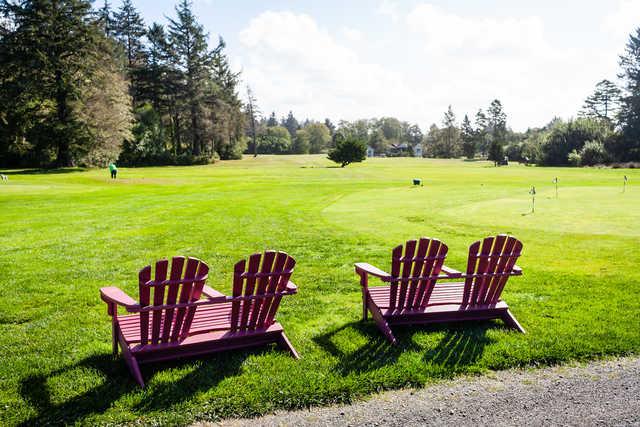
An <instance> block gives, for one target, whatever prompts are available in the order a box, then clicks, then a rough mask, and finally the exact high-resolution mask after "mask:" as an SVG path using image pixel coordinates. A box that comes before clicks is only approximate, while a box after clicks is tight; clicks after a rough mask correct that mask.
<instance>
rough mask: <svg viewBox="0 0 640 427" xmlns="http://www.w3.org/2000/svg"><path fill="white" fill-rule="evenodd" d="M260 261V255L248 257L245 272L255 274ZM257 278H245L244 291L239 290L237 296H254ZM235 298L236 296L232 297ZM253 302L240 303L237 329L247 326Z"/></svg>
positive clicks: (251, 276)
mask: <svg viewBox="0 0 640 427" xmlns="http://www.w3.org/2000/svg"><path fill="white" fill-rule="evenodd" d="M260 261H262V254H253V255H251V256H250V257H249V268H248V270H247V272H248V273H257V272H258V269H259V268H260ZM241 280H242V279H241ZM256 280H257V278H256V277H255V275H253V274H251V275H249V276H248V277H247V279H246V283H245V285H244V291H242V289H241V291H240V292H241V293H240V294H239V295H244V296H249V295H254V294H255V284H256ZM234 296H236V295H234ZM253 302H254V301H253V300H245V301H243V302H242V309H241V320H240V325H239V329H240V330H245V329H246V328H247V324H248V323H249V318H250V317H249V316H250V314H251V310H253Z"/></svg>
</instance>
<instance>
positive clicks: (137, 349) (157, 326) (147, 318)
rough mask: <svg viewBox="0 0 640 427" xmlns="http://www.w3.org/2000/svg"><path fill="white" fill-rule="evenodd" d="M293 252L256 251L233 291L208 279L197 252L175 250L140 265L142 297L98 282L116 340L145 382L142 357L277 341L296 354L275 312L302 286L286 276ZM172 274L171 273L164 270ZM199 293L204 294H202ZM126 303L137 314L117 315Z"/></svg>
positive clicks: (238, 272) (237, 273) (239, 269)
mask: <svg viewBox="0 0 640 427" xmlns="http://www.w3.org/2000/svg"><path fill="white" fill-rule="evenodd" d="M294 265H295V260H294V259H293V258H292V257H290V256H289V255H287V254H286V253H284V252H274V251H267V252H265V253H264V254H253V255H251V256H250V257H249V260H248V265H247V261H246V260H242V261H240V262H238V263H236V265H235V267H234V277H233V296H225V295H223V294H221V293H220V292H218V291H216V290H214V289H212V288H210V287H208V286H206V285H205V281H206V280H207V273H208V271H209V267H208V266H207V265H206V264H205V263H204V262H202V261H200V260H198V259H195V258H186V259H185V258H184V257H173V259H172V260H171V270H170V272H169V271H168V270H169V268H168V267H169V261H167V260H161V261H158V262H156V265H155V278H154V279H153V280H152V279H151V266H146V267H145V268H143V269H142V270H140V273H139V275H138V276H139V290H140V301H139V302H136V301H135V300H134V299H133V298H131V297H129V296H128V295H127V294H126V293H124V292H123V291H121V290H120V289H118V288H115V287H106V288H102V289H100V295H101V298H102V300H103V301H105V302H106V303H107V306H108V313H109V315H110V316H111V318H112V325H113V354H114V356H115V355H117V354H118V345H120V348H121V350H122V355H123V357H124V359H125V361H126V363H127V365H128V367H129V370H130V371H131V373H132V375H133V377H134V378H135V380H136V381H137V382H138V384H140V386H142V387H144V380H143V379H142V375H141V373H140V369H139V366H138V364H139V363H146V362H155V361H162V360H169V359H175V358H181V357H189V356H196V355H201V354H206V353H212V352H216V351H223V350H230V349H236V348H243V347H252V346H256V345H263V344H268V343H273V342H275V343H277V344H278V345H280V346H281V347H283V348H284V349H286V350H288V351H289V352H290V353H291V355H292V356H293V357H295V358H296V359H297V358H299V356H298V353H297V352H296V350H295V349H294V348H293V346H292V345H291V343H290V342H289V340H288V339H287V336H286V335H285V334H284V330H283V328H282V325H280V324H279V323H278V322H276V321H275V315H276V312H277V310H278V306H279V305H280V300H281V298H282V296H284V295H291V294H295V293H296V292H297V288H296V286H295V285H294V284H293V283H292V282H290V281H289V278H290V277H291V274H292V273H293V267H294ZM167 275H168V278H167ZM201 297H204V298H202V299H201ZM118 306H123V307H124V308H125V309H126V311H128V312H130V313H135V314H132V315H119V314H118V310H117V307H118Z"/></svg>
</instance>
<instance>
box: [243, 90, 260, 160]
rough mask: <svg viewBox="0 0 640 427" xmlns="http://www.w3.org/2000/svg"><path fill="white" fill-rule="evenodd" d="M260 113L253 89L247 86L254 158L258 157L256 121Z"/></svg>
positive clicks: (247, 108)
mask: <svg viewBox="0 0 640 427" xmlns="http://www.w3.org/2000/svg"><path fill="white" fill-rule="evenodd" d="M259 114H260V111H259V110H258V107H257V105H256V98H255V96H254V95H253V92H252V91H251V88H250V87H248V86H247V103H246V115H247V122H248V123H249V135H250V136H251V142H252V150H251V151H252V152H253V157H257V156H258V134H257V126H256V119H257V117H258V115H259Z"/></svg>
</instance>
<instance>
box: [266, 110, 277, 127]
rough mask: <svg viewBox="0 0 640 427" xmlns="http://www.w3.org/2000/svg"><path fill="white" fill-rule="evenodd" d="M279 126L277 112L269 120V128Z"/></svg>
mask: <svg viewBox="0 0 640 427" xmlns="http://www.w3.org/2000/svg"><path fill="white" fill-rule="evenodd" d="M274 126H278V119H276V112H275V111H273V112H272V113H271V115H270V116H269V119H268V120H267V127H274Z"/></svg>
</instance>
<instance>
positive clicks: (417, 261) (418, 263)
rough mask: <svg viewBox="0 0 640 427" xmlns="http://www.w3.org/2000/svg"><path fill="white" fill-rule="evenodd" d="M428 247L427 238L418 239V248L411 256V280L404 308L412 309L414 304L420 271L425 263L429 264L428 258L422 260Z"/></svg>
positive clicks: (419, 282)
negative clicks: (414, 254) (412, 256)
mask: <svg viewBox="0 0 640 427" xmlns="http://www.w3.org/2000/svg"><path fill="white" fill-rule="evenodd" d="M428 248H429V239H425V238H424V237H423V238H421V239H420V241H419V243H418V250H417V252H416V256H415V257H414V258H413V268H412V270H411V275H410V277H412V278H413V280H412V281H411V282H410V284H409V295H408V296H407V304H406V308H408V309H412V308H413V307H414V306H415V304H416V294H419V293H420V292H419V291H418V288H419V287H420V284H421V283H422V282H423V281H422V280H420V277H422V272H423V270H424V269H425V267H426V265H427V264H429V261H428V260H424V256H425V255H426V253H427V249H428Z"/></svg>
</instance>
